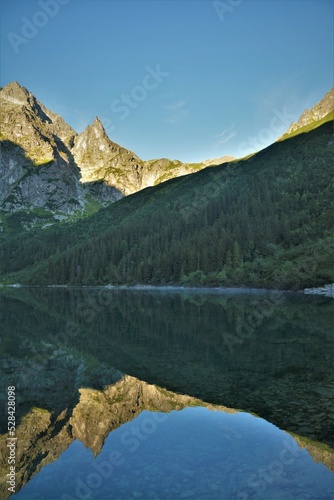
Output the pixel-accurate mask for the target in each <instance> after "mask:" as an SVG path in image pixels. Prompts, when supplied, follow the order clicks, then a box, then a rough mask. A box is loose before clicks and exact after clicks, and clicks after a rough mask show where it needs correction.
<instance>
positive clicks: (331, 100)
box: [286, 87, 334, 134]
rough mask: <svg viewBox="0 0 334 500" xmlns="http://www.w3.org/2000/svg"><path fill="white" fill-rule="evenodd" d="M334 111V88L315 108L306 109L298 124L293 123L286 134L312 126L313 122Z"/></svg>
mask: <svg viewBox="0 0 334 500" xmlns="http://www.w3.org/2000/svg"><path fill="white" fill-rule="evenodd" d="M333 110H334V87H333V88H332V89H331V90H330V91H329V92H327V94H326V95H325V97H324V98H323V99H322V100H321V101H319V102H318V103H317V104H316V105H315V106H313V108H311V109H310V110H309V109H306V110H305V111H304V112H303V113H302V115H301V116H300V118H299V120H298V122H297V123H291V125H290V127H289V128H288V130H287V132H286V134H291V133H292V132H295V131H296V130H298V129H300V128H303V127H305V126H307V125H310V124H311V123H313V122H316V121H319V120H322V119H323V118H325V116H327V115H328V114H329V113H331V112H332V111H333Z"/></svg>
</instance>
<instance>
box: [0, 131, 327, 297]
mask: <svg viewBox="0 0 334 500" xmlns="http://www.w3.org/2000/svg"><path fill="white" fill-rule="evenodd" d="M333 151H334V141H333V122H332V121H329V122H327V123H325V124H323V125H321V126H319V127H318V128H315V129H314V130H311V131H308V132H304V133H301V134H299V135H297V136H295V137H292V138H288V139H286V140H284V141H281V142H277V143H275V144H273V145H272V146H270V147H268V148H266V149H265V150H263V151H261V152H259V153H257V154H256V155H253V156H252V157H250V158H248V159H244V160H239V161H234V162H230V163H226V164H224V165H222V166H220V167H212V168H207V169H205V170H202V171H200V172H198V173H196V174H193V175H187V176H184V177H181V178H177V179H173V180H171V181H168V182H166V183H164V184H161V185H159V186H156V187H153V188H147V189H145V190H143V191H141V192H139V193H136V194H134V195H131V196H128V197H126V198H124V199H122V200H120V201H118V202H117V203H115V204H113V205H111V206H109V207H107V208H105V209H102V210H100V211H99V212H98V213H96V214H94V215H93V216H92V217H90V218H88V219H86V220H83V221H80V222H78V223H76V224H73V225H65V226H58V227H51V228H48V229H44V230H36V231H31V232H29V233H25V234H21V235H20V236H15V235H12V236H10V237H8V238H7V240H6V241H3V242H2V244H1V247H0V251H1V254H0V256H1V268H0V271H1V276H2V278H1V281H2V282H7V283H15V282H19V283H29V284H71V285H97V284H101V285H105V284H137V283H141V284H155V285H157V284H183V285H209V286H234V285H245V286H256V287H259V286H265V287H274V288H286V289H299V288H304V287H308V286H316V285H321V284H323V283H327V282H333V281H334V237H333V222H334V198H333V193H334V175H333V174H334V166H333V165H334V162H333V156H334V155H333Z"/></svg>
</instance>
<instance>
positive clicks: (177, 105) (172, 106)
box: [164, 100, 187, 111]
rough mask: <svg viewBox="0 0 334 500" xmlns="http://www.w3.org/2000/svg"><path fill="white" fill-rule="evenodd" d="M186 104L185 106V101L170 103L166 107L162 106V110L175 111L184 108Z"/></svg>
mask: <svg viewBox="0 0 334 500" xmlns="http://www.w3.org/2000/svg"><path fill="white" fill-rule="evenodd" d="M186 104H187V101H185V100H183V101H177V102H172V103H170V104H167V105H166V106H164V108H165V109H167V110H168V111H175V110H177V109H181V108H184V106H185V105H186Z"/></svg>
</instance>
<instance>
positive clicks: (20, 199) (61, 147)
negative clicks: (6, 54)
mask: <svg viewBox="0 0 334 500" xmlns="http://www.w3.org/2000/svg"><path fill="white" fill-rule="evenodd" d="M0 134H1V135H0V138H1V163H0V187H1V189H0V206H1V208H2V209H3V210H5V211H7V212H8V211H11V212H15V211H17V210H22V209H27V210H29V209H36V208H38V209H41V210H50V211H54V212H59V213H63V214H71V213H73V212H74V211H75V210H77V209H82V208H83V207H84V192H83V188H82V186H81V185H80V183H79V178H80V171H79V168H78V167H77V165H75V163H74V161H73V158H72V155H71V152H70V148H71V146H72V145H73V140H74V137H75V132H74V131H73V130H72V129H71V127H69V126H68V125H66V123H65V122H64V121H63V120H62V118H61V117H60V116H58V115H55V114H54V113H51V112H50V111H49V110H47V109H46V108H45V107H44V106H43V105H42V104H41V103H40V102H39V101H37V100H36V98H35V97H34V96H33V95H32V94H31V93H30V92H28V91H27V90H26V89H24V88H23V87H21V86H20V85H19V84H17V83H16V82H14V83H12V84H9V85H7V86H6V87H5V88H3V89H2V90H1V92H0Z"/></svg>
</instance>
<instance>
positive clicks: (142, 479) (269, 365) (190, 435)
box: [0, 287, 334, 500]
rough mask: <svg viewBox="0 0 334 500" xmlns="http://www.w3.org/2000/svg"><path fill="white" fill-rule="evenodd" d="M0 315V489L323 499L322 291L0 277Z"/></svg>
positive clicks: (328, 481) (330, 439)
mask: <svg viewBox="0 0 334 500" xmlns="http://www.w3.org/2000/svg"><path fill="white" fill-rule="evenodd" d="M0 314H1V326H2V332H1V342H0V349H1V365H0V378H1V385H2V390H1V399H2V401H1V404H2V408H5V409H6V399H7V388H8V387H15V397H16V407H15V409H16V431H15V437H16V438H17V440H16V441H15V466H16V471H15V472H16V474H15V493H14V494H11V492H10V491H8V484H6V479H7V476H6V474H8V473H9V465H8V457H9V453H10V449H9V448H8V446H7V445H8V443H11V442H12V441H8V438H9V435H8V433H7V420H8V415H7V412H6V410H5V412H1V414H0V426H1V437H0V452H1V453H0V454H1V458H0V477H1V484H0V488H1V489H0V496H1V497H2V498H5V499H7V498H9V497H10V498H12V499H16V498H17V499H34V500H44V499H45V500H53V499H61V500H69V499H83V500H88V499H93V498H94V499H98V500H104V499H125V500H128V499H136V498H137V499H142V500H146V499H150V498H152V499H170V500H174V499H175V500H178V499H183V498H189V499H203V500H204V499H205V500H207V499H213V500H216V499H217V500H218V499H221V500H225V499H226V500H229V499H236V500H247V499H263V500H269V499H270V500H272V499H290V498H291V499H305V500H306V499H314V500H318V499H324V500H327V499H328V500H329V499H332V498H333V494H334V473H333V471H334V461H333V457H334V428H333V419H334V383H333V380H334V373H333V368H332V367H333V365H334V363H333V361H334V359H333V358H334V353H333V341H334V328H333V325H334V301H333V299H330V298H327V297H322V296H310V295H303V294H298V293H283V292H268V291H259V290H257V291H255V290H254V291H251V290H204V289H202V290H201V289H193V290H190V289H172V288H171V289H166V288H161V289H149V288H137V289H136V288H134V289H125V288H124V289H122V288H109V289H106V288H61V287H59V288H58V287H47V288H38V287H20V288H9V287H3V288H0Z"/></svg>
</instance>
